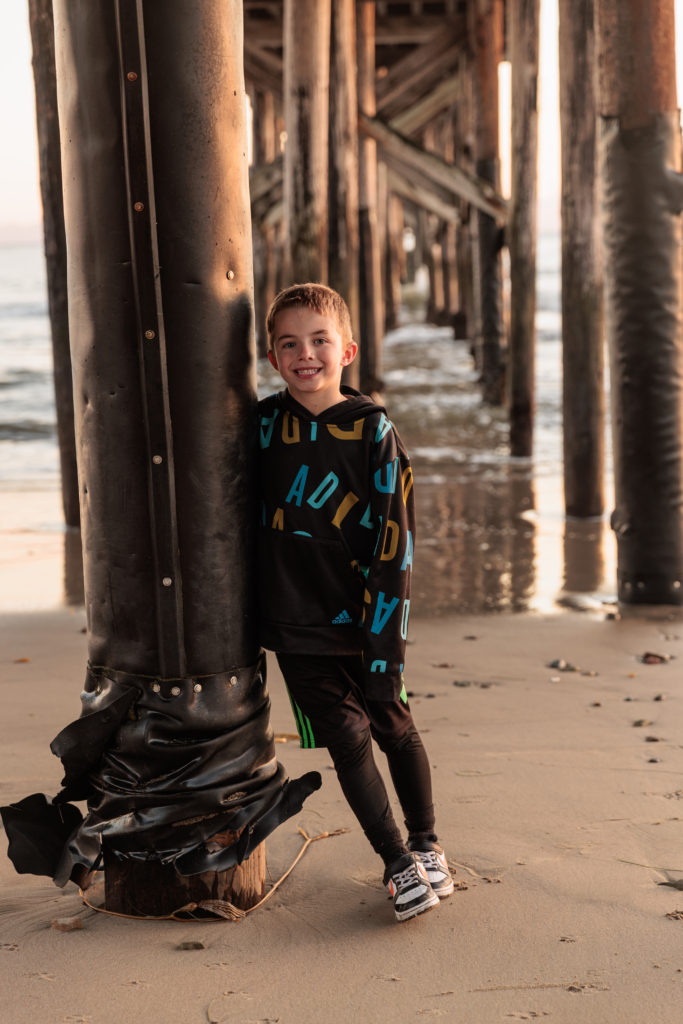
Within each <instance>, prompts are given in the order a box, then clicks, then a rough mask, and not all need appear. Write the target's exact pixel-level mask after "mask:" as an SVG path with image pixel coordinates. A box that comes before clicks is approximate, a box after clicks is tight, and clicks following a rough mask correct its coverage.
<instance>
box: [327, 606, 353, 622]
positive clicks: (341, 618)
mask: <svg viewBox="0 0 683 1024" xmlns="http://www.w3.org/2000/svg"><path fill="white" fill-rule="evenodd" d="M350 622H353V619H352V618H351V616H350V615H349V613H348V612H347V610H346V608H345V609H344V611H343V612H340V613H339V615H338V616H337V618H336V619H332V625H333V626H346V625H348V624H349V623H350Z"/></svg>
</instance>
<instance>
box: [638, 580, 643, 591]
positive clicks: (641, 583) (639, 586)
mask: <svg viewBox="0 0 683 1024" xmlns="http://www.w3.org/2000/svg"><path fill="white" fill-rule="evenodd" d="M636 585H637V587H638V590H645V584H644V583H643V581H642V580H638V583H637V584H636Z"/></svg>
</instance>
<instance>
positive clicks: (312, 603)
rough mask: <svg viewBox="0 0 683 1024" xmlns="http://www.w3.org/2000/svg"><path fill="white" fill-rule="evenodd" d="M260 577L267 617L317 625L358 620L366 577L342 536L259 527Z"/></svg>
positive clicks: (262, 606) (261, 600) (261, 601)
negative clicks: (332, 537) (353, 562)
mask: <svg viewBox="0 0 683 1024" xmlns="http://www.w3.org/2000/svg"><path fill="white" fill-rule="evenodd" d="M259 582H260V586H259V604H260V612H261V618H262V619H263V620H265V621H267V622H273V623H275V622H277V623H281V624H282V625H293V626H313V627H320V626H332V625H346V626H349V625H354V626H355V625H358V623H359V621H360V615H361V609H362V604H363V587H364V580H363V577H362V576H361V575H360V574H359V573H358V572H355V571H354V569H353V568H352V567H351V564H350V562H349V555H348V552H347V551H346V548H345V547H344V545H343V544H342V543H341V542H340V541H337V540H321V539H319V538H317V537H306V536H303V535H301V534H296V533H284V532H283V531H281V530H272V529H270V528H268V527H265V528H261V530H260V531H259Z"/></svg>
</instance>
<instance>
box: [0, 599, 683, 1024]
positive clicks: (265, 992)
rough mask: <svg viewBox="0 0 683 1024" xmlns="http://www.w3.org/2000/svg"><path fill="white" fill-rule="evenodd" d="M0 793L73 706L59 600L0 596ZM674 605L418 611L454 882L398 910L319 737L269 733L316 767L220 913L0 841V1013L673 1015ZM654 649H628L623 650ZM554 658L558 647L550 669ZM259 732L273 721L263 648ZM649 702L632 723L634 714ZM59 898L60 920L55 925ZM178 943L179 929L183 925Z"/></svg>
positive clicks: (279, 694)
mask: <svg viewBox="0 0 683 1024" xmlns="http://www.w3.org/2000/svg"><path fill="white" fill-rule="evenodd" d="M2 621H3V633H2V652H1V655H0V665H1V669H2V678H3V682H2V692H3V709H4V710H3V717H2V724H1V726H0V729H1V731H2V747H1V753H0V757H1V758H2V776H1V777H2V779H3V781H2V799H3V803H6V802H10V801H12V800H15V799H19V798H21V797H22V796H25V795H27V794H29V793H33V792H38V791H42V792H46V793H48V794H53V793H55V792H56V791H57V789H58V785H59V780H60V777H61V776H60V768H61V766H60V764H59V762H58V761H57V759H56V758H54V757H53V755H52V754H51V753H50V751H49V742H50V740H51V739H52V738H53V736H54V735H55V734H56V733H57V732H58V731H59V730H60V729H61V728H62V726H63V725H65V724H66V723H67V722H68V721H71V720H72V719H73V718H74V717H75V715H76V714H77V713H78V710H79V691H80V687H81V682H82V679H83V675H84V666H85V657H86V637H85V635H84V633H83V629H84V615H83V611H82V609H80V608H78V609H67V608H59V607H55V608H52V609H50V610H47V611H45V610H39V609H35V610H30V611H17V612H15V613H11V612H8V613H6V614H5V615H4V617H3V620H2ZM682 637H683V623H681V622H680V620H678V621H676V620H674V619H668V620H667V619H664V620H661V621H656V620H651V619H647V618H642V617H641V618H631V617H629V618H623V619H621V620H608V619H606V618H605V615H604V613H600V614H598V613H579V612H575V611H562V612H561V613H558V614H555V615H545V614H533V613H528V614H524V615H512V614H506V615H491V616H477V617H461V618H458V619H438V618H432V619H430V620H420V618H419V617H418V618H415V619H414V620H413V623H412V627H411V644H410V649H409V655H408V672H407V681H408V686H409V689H410V691H411V693H412V694H413V696H412V697H411V705H412V708H413V712H414V715H415V718H416V721H417V723H418V726H419V727H420V730H421V732H422V734H423V737H424V740H425V744H426V746H427V749H428V752H429V756H430V760H431V762H432V765H433V769H434V786H435V793H436V799H437V804H438V822H439V833H440V837H441V840H442V842H443V845H444V847H445V849H446V852H447V854H448V858H449V860H450V862H451V864H452V866H453V868H454V870H455V872H456V876H455V877H456V880H457V883H458V887H457V889H456V892H455V893H454V894H453V896H452V897H451V898H449V899H448V900H445V901H443V902H442V903H441V904H440V906H439V907H438V908H436V909H435V910H434V911H432V912H430V913H428V914H425V915H423V916H421V917H419V918H416V919H414V920H412V921H408V922H405V923H403V924H398V923H397V922H396V921H395V920H394V916H393V910H392V907H391V903H390V902H389V901H388V900H387V897H386V895H385V893H384V891H383V889H382V885H381V865H380V863H379V861H378V859H377V858H376V856H375V854H374V853H373V852H372V850H371V849H370V847H369V845H368V844H367V842H366V840H365V838H364V837H363V835H362V833H361V832H360V830H359V828H358V827H357V826H356V825H355V822H354V820H353V818H352V816H351V814H350V812H349V810H348V809H347V807H346V805H345V803H344V801H343V799H342V796H341V793H340V790H339V787H338V784H337V781H336V778H335V776H334V774H333V772H332V770H331V765H330V761H329V758H328V756H327V753H326V751H325V750H314V751H304V750H300V749H299V748H298V746H297V744H296V742H294V741H293V740H291V739H290V740H288V741H287V742H281V743H279V744H278V747H277V750H278V755H279V757H280V759H281V760H282V762H283V763H284V764H285V766H286V768H287V770H288V772H289V773H290V774H291V775H292V776H298V775H300V774H301V773H302V772H304V771H306V770H309V769H312V768H315V769H319V770H320V771H321V772H322V774H323V788H322V790H321V791H319V792H318V793H315V794H314V795H313V796H312V797H311V798H310V799H309V801H308V802H307V804H306V805H305V807H304V810H303V811H302V813H301V814H300V815H298V816H297V817H296V818H294V819H291V820H290V821H289V822H286V823H285V824H284V825H282V826H281V827H280V829H279V830H278V831H277V832H276V833H275V834H274V835H273V836H272V837H271V838H270V839H269V840H268V841H267V860H268V872H269V876H270V878H271V879H272V880H275V879H276V878H278V877H279V875H280V874H281V873H282V872H283V871H284V870H285V869H286V867H287V866H288V865H289V863H290V861H291V860H292V858H293V857H294V856H295V854H296V853H297V851H298V850H299V849H300V847H301V844H302V841H303V840H302V837H301V835H300V833H299V832H298V828H299V827H301V828H303V829H304V830H305V831H306V832H307V833H308V834H309V835H311V836H313V835H318V834H320V833H321V832H324V831H329V832H331V831H335V830H337V829H348V830H349V831H348V832H344V833H343V834H341V835H336V836H332V837H330V838H327V839H323V840H320V841H318V842H315V843H313V844H311V846H310V847H309V848H308V850H307V852H306V854H305V856H304V857H303V859H302V860H301V861H300V863H299V864H298V865H297V867H296V868H295V870H294V872H293V873H292V875H291V876H290V877H289V878H288V879H287V880H286V881H285V882H284V884H283V885H282V886H281V888H280V889H279V890H278V891H277V893H276V894H275V895H274V896H273V898H272V899H271V900H270V901H269V902H268V903H266V905H265V906H264V907H263V908H261V909H259V910H257V911H255V912H254V913H253V914H252V915H250V916H249V917H247V918H246V919H245V920H244V921H242V922H240V923H231V922H209V923H190V922H182V923H179V922H158V923H157V922H138V921H132V920H125V919H118V918H114V917H109V916H105V915H103V914H100V913H97V912H95V911H92V910H89V909H87V908H85V907H83V905H82V903H81V899H80V896H79V894H78V891H77V890H76V889H75V887H73V886H72V885H71V884H69V885H68V886H67V887H66V888H65V889H64V890H59V889H57V888H55V886H54V885H53V884H52V883H51V882H50V881H49V880H48V879H41V878H36V877H33V876H19V875H16V874H15V873H14V871H13V869H12V866H11V864H10V862H9V860H7V859H6V858H4V857H3V858H1V859H0V884H1V890H0V906H1V910H2V915H1V917H0V971H1V975H0V980H1V985H2V1000H1V1002H0V1020H1V1021H2V1022H3V1024H4V1022H7V1024H29V1022H30V1024H52V1022H67V1021H68V1022H73V1024H128V1022H135V1024H137V1022H141V1021H145V1022H151V1024H162V1022H163V1024H195V1022H196V1024H201V1022H209V1021H215V1022H219V1021H220V1022H226V1024H227V1022H230V1024H237V1022H239V1024H248V1022H249V1024H250V1022H252V1021H258V1022H275V1021H277V1022H279V1024H313V1022H315V1024H318V1022H325V1024H337V1022H344V1024H346V1022H348V1021H349V1019H355V1020H356V1021H357V1022H358V1024H367V1022H375V1021H377V1022H389V1024H403V1022H406V1021H412V1020H415V1021H418V1020H424V1019H431V1018H443V1019H444V1020H446V1021H454V1022H462V1024H493V1022H495V1021H511V1020H532V1019H540V1018H547V1019H548V1020H549V1022H553V1024H582V1022H587V1024H617V1022H618V1024H650V1022H653V1024H654V1022H657V1024H669V1022H671V1024H674V1022H676V1024H678V1022H679V1021H680V1019H681V1005H683V845H682V844H681V834H682V825H681V821H682V819H683V746H682V740H681V737H682V736H683V728H682V727H683V701H682V700H681V659H682V658H683V639H682ZM648 651H649V652H654V653H658V654H662V655H666V656H667V659H668V660H665V661H663V662H660V663H658V664H643V663H642V661H641V660H640V658H641V656H642V655H643V654H644V653H645V652H648ZM556 659H565V660H566V662H568V663H570V664H569V667H568V668H569V669H571V667H572V666H573V667H575V668H577V669H578V670H576V671H571V670H568V668H564V669H561V668H551V667H549V664H550V662H552V661H554V660H556ZM270 689H271V696H272V702H273V712H272V722H273V727H274V729H275V732H276V734H278V735H279V736H281V737H286V736H288V735H289V736H291V734H292V733H293V732H294V728H293V723H292V720H291V717H290V711H289V706H288V703H287V700H286V698H285V697H284V694H283V690H282V684H281V679H280V677H279V675H278V672H277V668H276V667H275V665H274V663H272V662H271V664H270ZM636 723H647V724H636ZM74 916H77V917H78V918H79V919H80V923H81V925H82V927H81V928H80V929H79V930H75V931H70V932H61V931H57V930H54V929H53V928H52V927H51V923H52V921H53V920H55V919H57V918H64V917H74ZM187 942H190V943H195V944H197V943H198V944H200V946H201V948H196V949H180V948H179V947H180V946H181V945H182V944H183V943H187Z"/></svg>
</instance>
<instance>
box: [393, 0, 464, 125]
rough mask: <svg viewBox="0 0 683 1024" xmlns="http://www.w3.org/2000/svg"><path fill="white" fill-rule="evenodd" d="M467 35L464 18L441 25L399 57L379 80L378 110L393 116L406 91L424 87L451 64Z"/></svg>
mask: <svg viewBox="0 0 683 1024" xmlns="http://www.w3.org/2000/svg"><path fill="white" fill-rule="evenodd" d="M465 39H466V31H465V23H464V19H455V20H453V22H451V23H446V25H443V24H442V25H440V26H439V27H438V28H437V29H436V30H435V31H434V33H433V35H432V36H431V37H430V38H429V40H428V41H427V42H425V43H423V44H422V45H420V46H417V47H416V48H415V49H413V50H412V51H411V52H410V53H409V54H407V55H406V56H405V57H403V58H401V59H400V60H398V61H396V63H395V64H392V65H391V67H390V68H389V70H388V72H387V74H386V75H385V76H384V77H383V78H380V79H379V80H378V82H377V86H376V89H377V112H378V113H379V114H381V115H383V116H384V117H385V118H391V117H394V116H395V115H396V114H398V113H400V112H401V111H402V110H403V109H405V107H406V102H405V100H406V95H408V94H410V93H411V92H414V91H415V90H417V93H418V97H419V95H420V91H424V89H425V85H424V83H425V81H426V82H428V83H429V82H431V81H433V80H434V76H435V75H440V74H442V73H444V72H445V71H447V70H449V69H450V68H452V66H453V65H454V64H455V62H456V60H457V55H458V46H459V45H460V44H462V43H463V41H464V40H465Z"/></svg>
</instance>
